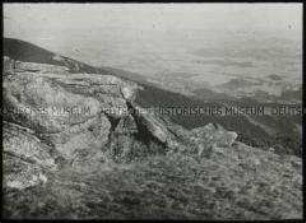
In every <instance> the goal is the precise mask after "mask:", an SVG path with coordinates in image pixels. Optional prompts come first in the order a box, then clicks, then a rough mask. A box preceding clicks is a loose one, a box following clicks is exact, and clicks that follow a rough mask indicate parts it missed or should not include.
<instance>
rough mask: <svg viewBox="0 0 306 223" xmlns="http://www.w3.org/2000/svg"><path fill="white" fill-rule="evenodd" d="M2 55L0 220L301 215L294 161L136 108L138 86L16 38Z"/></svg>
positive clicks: (217, 130) (231, 135) (222, 132)
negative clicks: (0, 211) (0, 195)
mask: <svg viewBox="0 0 306 223" xmlns="http://www.w3.org/2000/svg"><path fill="white" fill-rule="evenodd" d="M14 47H15V48H16V47H17V48H18V50H15V51H14ZM22 47H23V48H24V49H26V52H23V51H22ZM5 48H6V50H4V54H5V55H4V71H3V103H2V115H3V120H4V121H3V132H4V134H3V157H4V160H3V164H4V169H3V175H4V181H3V186H4V215H5V217H7V218H48V217H49V218H61V219H63V218H81V219H93V218H104V219H127V218H129V219H134V218H138V219H139V218H140V219H152V218H154V219H157V218H166V219H288V218H294V219H299V218H301V217H302V167H301V158H298V157H296V156H280V155H277V154H274V153H271V152H269V151H264V150H262V149H260V148H253V147H249V146H246V145H244V144H242V143H238V142H236V141H235V139H236V138H237V134H236V133H235V132H231V131H227V130H226V129H224V128H223V127H222V126H218V125H217V126H215V125H214V124H213V123H211V124H208V125H206V126H204V127H200V128H196V129H193V130H191V131H188V130H186V129H184V128H183V127H181V126H179V125H176V124H174V123H171V122H169V121H167V118H165V117H158V115H156V114H153V113H150V112H140V111H141V109H142V108H141V107H140V106H139V105H137V104H136V103H135V97H136V94H137V92H138V90H139V89H141V88H142V86H141V84H139V83H135V82H132V81H129V80H127V79H123V78H121V77H119V76H116V75H113V74H110V72H109V71H108V72H106V73H103V70H98V69H95V68H88V65H85V64H82V63H79V62H77V61H74V60H71V59H69V58H65V57H62V56H60V55H57V54H53V53H50V52H48V51H44V50H42V49H41V48H39V50H37V47H36V46H33V45H31V44H28V43H24V42H22V41H21V42H20V41H18V40H12V39H9V41H7V42H5ZM29 50H30V52H29ZM13 52H19V54H17V55H16V54H14V53H13ZM37 53H40V54H42V55H41V56H39V55H36V54H37ZM21 55H24V57H21ZM35 58H40V60H38V59H37V61H35ZM86 68H88V69H87V70H86ZM93 71H99V72H93Z"/></svg>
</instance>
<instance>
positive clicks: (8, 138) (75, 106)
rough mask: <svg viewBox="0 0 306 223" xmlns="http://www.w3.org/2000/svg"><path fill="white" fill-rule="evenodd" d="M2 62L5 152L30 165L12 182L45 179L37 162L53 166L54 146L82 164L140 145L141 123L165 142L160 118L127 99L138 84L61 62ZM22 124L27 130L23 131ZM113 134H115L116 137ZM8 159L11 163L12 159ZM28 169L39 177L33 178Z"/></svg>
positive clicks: (31, 182)
mask: <svg viewBox="0 0 306 223" xmlns="http://www.w3.org/2000/svg"><path fill="white" fill-rule="evenodd" d="M4 61H5V70H4V72H5V73H10V74H11V75H10V76H6V78H4V82H3V95H4V100H3V111H4V119H5V120H6V122H7V123H8V124H7V126H8V127H5V133H6V134H5V135H4V142H5V143H4V152H5V153H7V155H6V156H9V157H10V158H9V160H12V159H18V161H16V163H19V164H20V165H21V166H22V165H23V166H27V165H28V166H27V168H22V169H24V170H23V171H22V172H20V176H19V177H15V178H16V179H15V181H11V180H8V181H7V184H6V185H7V186H8V187H15V188H25V187H27V186H33V185H35V184H38V183H39V182H40V181H41V180H40V179H47V177H46V176H45V175H43V172H42V171H41V170H42V169H41V167H39V165H44V168H45V169H48V168H49V169H50V171H51V169H52V168H54V167H56V166H57V163H56V162H55V159H54V158H53V157H52V155H51V154H50V150H52V151H55V152H56V153H58V154H59V155H58V156H60V157H61V158H62V159H63V160H66V161H67V162H70V163H71V162H73V163H78V164H79V165H83V164H84V162H85V160H87V161H88V159H90V157H91V158H93V157H103V155H101V154H102V153H103V152H105V151H107V150H108V149H107V148H108V147H109V149H110V150H118V148H119V147H120V150H122V151H124V152H123V153H124V154H125V153H129V152H131V151H132V150H133V147H135V145H136V144H137V143H136V144H135V143H134V142H133V141H137V140H136V139H135V138H133V137H131V134H132V135H133V134H138V133H139V125H141V126H142V130H141V133H143V132H146V131H147V134H149V135H152V136H153V137H151V138H150V139H148V140H151V139H152V138H156V139H157V140H160V141H161V142H165V141H166V134H165V133H164V132H163V131H162V130H161V127H160V126H159V125H158V122H156V121H154V119H152V118H150V117H148V116H143V115H136V114H132V113H131V111H130V110H129V107H128V105H127V103H128V102H131V101H133V100H134V97H135V93H136V91H137V89H138V86H137V84H135V83H132V82H130V81H124V80H122V79H120V78H118V77H115V76H111V75H99V74H84V73H82V74H81V73H73V74H71V73H68V72H67V69H66V68H65V67H62V66H55V65H48V64H38V63H33V62H21V61H14V60H12V59H10V58H9V57H5V58H4ZM135 118H136V119H137V120H136V121H135ZM12 126H14V127H12ZM144 126H145V128H143V127H144ZM21 129H26V130H28V131H29V132H24V133H23V134H21V133H20V131H21ZM114 134H117V135H116V137H112V135H114ZM118 134H119V135H120V136H119V135H118ZM126 134H127V135H126ZM112 139H113V140H115V142H114V141H113V142H111V140H112ZM116 141H117V142H116ZM120 141H122V142H124V143H120ZM118 142H119V143H118ZM146 143H149V142H146ZM136 147H137V146H136ZM138 147H139V146H138ZM46 148H49V149H46ZM122 151H121V152H122ZM127 151H129V152H127ZM36 154H39V155H36ZM16 157H19V158H16ZM20 157H21V158H20ZM22 157H23V158H22ZM86 157H87V158H86ZM24 158H25V159H24ZM19 159H21V160H19ZM82 160H83V161H82ZM32 161H33V162H32ZM28 162H30V163H28ZM6 163H8V164H7V165H9V166H10V165H11V163H12V162H10V161H8V162H6ZM51 164H52V165H51ZM13 169H14V168H13ZM19 169H20V168H19ZM14 174H15V175H16V174H17V175H18V171H15V172H14ZM27 174H28V175H29V176H30V175H31V174H32V175H33V176H35V177H34V178H33V179H32V178H31V179H30V180H29V177H27ZM8 176H13V175H12V174H11V173H10V174H8ZM8 179H11V177H8ZM27 181H28V183H26V182H27Z"/></svg>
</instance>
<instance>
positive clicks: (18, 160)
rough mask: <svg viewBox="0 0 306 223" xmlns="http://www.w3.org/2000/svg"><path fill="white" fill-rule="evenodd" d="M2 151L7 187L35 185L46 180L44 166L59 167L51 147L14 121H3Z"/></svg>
mask: <svg viewBox="0 0 306 223" xmlns="http://www.w3.org/2000/svg"><path fill="white" fill-rule="evenodd" d="M3 153H4V159H3V163H4V176H5V178H4V186H5V187H12V188H17V189H24V188H26V187H29V186H34V185H36V184H39V183H40V182H42V181H43V182H45V181H46V180H47V177H46V176H45V175H44V170H47V171H50V172H52V171H53V172H54V171H56V170H57V164H56V163H55V159H54V157H52V156H51V154H52V153H53V155H55V154H54V151H53V152H52V148H50V147H49V146H47V145H45V144H43V143H42V142H41V141H40V140H39V139H38V138H37V137H35V135H34V134H33V132H32V131H31V130H29V129H27V128H24V127H21V126H18V125H15V124H12V123H7V122H5V123H4V128H3Z"/></svg>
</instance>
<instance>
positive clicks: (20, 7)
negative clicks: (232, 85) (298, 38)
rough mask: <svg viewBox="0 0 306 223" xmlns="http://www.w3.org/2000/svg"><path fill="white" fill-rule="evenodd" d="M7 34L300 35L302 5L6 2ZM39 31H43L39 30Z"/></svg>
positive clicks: (5, 23)
mask: <svg viewBox="0 0 306 223" xmlns="http://www.w3.org/2000/svg"><path fill="white" fill-rule="evenodd" d="M4 16H5V22H4V31H5V35H10V36H18V37H22V36H23V35H25V36H29V33H30V34H32V35H33V36H34V33H32V31H37V30H40V31H41V32H48V33H51V32H57V31H62V30H67V28H70V29H73V28H78V29H79V30H80V31H82V30H87V29H89V28H91V29H94V28H98V27H110V26H112V27H125V28H137V29H144V30H145V29H154V30H165V29H185V28H198V29H207V28H220V29H222V28H223V29H224V28H227V29H246V28H247V29H262V30H279V31H283V32H287V33H292V34H296V33H298V32H300V31H301V27H302V5H301V4H288V3H283V4H280V3H276V4H4ZM35 35H39V33H35Z"/></svg>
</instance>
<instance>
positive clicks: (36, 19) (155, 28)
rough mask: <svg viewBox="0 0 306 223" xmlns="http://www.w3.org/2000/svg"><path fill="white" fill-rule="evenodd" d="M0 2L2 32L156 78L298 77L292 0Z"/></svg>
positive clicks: (297, 21)
mask: <svg viewBox="0 0 306 223" xmlns="http://www.w3.org/2000/svg"><path fill="white" fill-rule="evenodd" d="M3 8H4V36H5V37H12V38H19V39H22V40H25V41H29V42H31V43H34V44H37V45H39V46H41V47H44V48H46V49H48V50H51V51H53V52H57V53H60V54H63V55H65V56H69V57H72V58H75V59H78V60H81V61H83V62H87V63H89V64H91V65H95V66H111V67H115V68H121V69H124V70H128V71H132V72H137V73H139V74H141V75H144V76H146V77H148V78H151V79H152V78H153V79H158V80H157V81H159V80H161V79H162V78H163V76H171V75H173V74H176V73H186V78H188V81H192V80H193V81H194V83H199V81H200V82H201V81H202V82H205V81H207V82H210V84H213V85H217V84H221V83H224V82H227V81H229V80H230V79H231V78H232V77H233V76H235V77H237V76H242V75H243V76H244V77H249V76H254V75H259V76H262V77H264V76H268V75H271V74H274V73H277V74H279V75H280V76H284V77H287V78H290V79H293V80H292V81H293V82H294V83H298V82H299V81H300V80H301V78H302V66H301V64H302V4H298V3H269V4H268V3H263V4H250V3H236V4H232V3H230V4H229V3H227V4H225V3H224V4H219V3H218V4H208V3H203V4H201V3H194V4H177V3H174V4H169V3H168V4H148V3H145V4H109V3H107V4H62V3H61V4H56V3H55V4H54V3H53V4H52V3H49V4H25V3H20V4H4V7H3ZM190 74H194V77H192V78H189V75H190ZM202 77H203V78H202ZM202 79H203V80H202ZM155 81H156V80H155ZM161 81H162V80H161Z"/></svg>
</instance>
